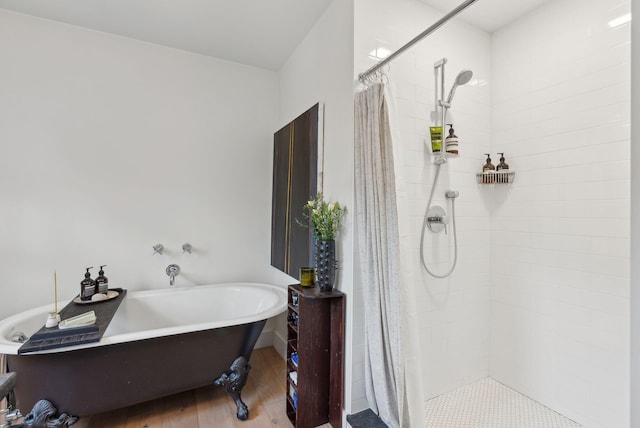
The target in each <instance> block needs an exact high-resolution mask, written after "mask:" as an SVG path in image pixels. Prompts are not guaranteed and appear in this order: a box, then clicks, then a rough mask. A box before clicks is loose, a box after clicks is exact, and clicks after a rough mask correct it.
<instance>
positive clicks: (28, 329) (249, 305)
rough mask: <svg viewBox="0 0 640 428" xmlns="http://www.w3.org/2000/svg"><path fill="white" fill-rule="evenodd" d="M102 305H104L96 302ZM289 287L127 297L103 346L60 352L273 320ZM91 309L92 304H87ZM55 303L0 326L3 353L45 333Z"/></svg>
mask: <svg viewBox="0 0 640 428" xmlns="http://www.w3.org/2000/svg"><path fill="white" fill-rule="evenodd" d="M95 304H96V305H99V304H100V303H95ZM286 305H287V294H286V290H285V289H284V287H279V286H274V285H268V284H257V283H233V284H212V285H201V286H192V287H182V288H171V289H167V288H164V289H154V290H145V291H133V292H129V293H127V295H126V296H125V298H124V299H123V301H122V302H121V304H120V307H119V308H118V310H117V311H116V313H115V315H114V317H113V319H112V320H111V323H110V324H109V326H108V327H107V329H106V331H105V334H104V336H103V337H102V339H101V341H100V342H99V343H93V344H86V345H80V346H71V347H66V348H60V349H58V350H52V351H43V352H60V351H61V350H73V349H78V348H83V347H94V346H101V345H107V344H111V343H121V342H127V341H133V340H142V339H148V338H152V337H158V336H165V335H172V334H180V333H188V332H191V331H198V330H206V329H213V328H221V327H226V326H230V325H237V324H246V323H251V322H254V321H259V320H266V319H269V318H272V317H274V316H276V315H278V314H280V313H282V312H284V311H285V310H286ZM85 306H86V307H87V310H91V307H92V306H93V305H92V304H87V305H85ZM52 309H53V308H52V306H51V305H46V306H41V307H39V308H35V309H31V310H28V311H25V312H23V313H20V314H16V315H14V316H11V317H9V318H6V319H5V320H2V321H1V322H0V353H8V354H15V353H17V349H18V348H19V347H20V344H19V343H16V342H13V341H12V337H13V336H14V335H15V334H16V333H18V332H22V333H24V334H25V335H26V336H27V337H29V336H31V335H32V334H33V333H35V332H36V331H37V330H38V329H40V328H41V327H42V326H43V324H44V321H45V320H46V317H47V314H48V313H49V312H51V310H52Z"/></svg>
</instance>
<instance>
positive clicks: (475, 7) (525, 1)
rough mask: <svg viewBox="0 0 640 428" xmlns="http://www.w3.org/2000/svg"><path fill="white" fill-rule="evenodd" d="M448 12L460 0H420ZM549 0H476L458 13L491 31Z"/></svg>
mask: <svg viewBox="0 0 640 428" xmlns="http://www.w3.org/2000/svg"><path fill="white" fill-rule="evenodd" d="M421 1H422V2H423V3H426V4H428V5H429V6H432V7H434V8H436V9H438V10H440V11H442V12H445V13H448V12H450V11H451V10H453V9H454V8H455V7H456V6H458V5H459V4H461V3H462V0H455V1H454V0H421ZM548 1H550V0H478V1H476V2H475V3H473V4H472V5H471V6H469V7H468V8H467V9H465V10H464V11H463V12H461V13H460V15H458V17H459V18H460V19H462V20H463V21H466V22H468V23H469V24H472V25H475V26H476V27H479V28H482V29H483V30H485V31H488V32H490V33H493V32H494V31H496V30H498V29H499V28H501V27H504V26H505V25H507V24H509V23H510V22H512V21H514V20H516V19H518V18H519V17H520V16H523V15H526V14H527V13H529V12H531V11H532V10H533V9H535V8H537V7H539V6H540V5H542V4H543V3H547V2H548Z"/></svg>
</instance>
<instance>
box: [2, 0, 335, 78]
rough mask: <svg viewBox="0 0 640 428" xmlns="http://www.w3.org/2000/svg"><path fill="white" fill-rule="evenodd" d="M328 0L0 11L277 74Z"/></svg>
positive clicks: (68, 3) (130, 1)
mask: <svg viewBox="0 0 640 428" xmlns="http://www.w3.org/2000/svg"><path fill="white" fill-rule="evenodd" d="M329 3H331V0H0V8H5V9H9V10H12V11H16V12H21V13H25V14H29V15H35V16H39V17H42V18H47V19H52V20H55V21H60V22H65V23H68V24H73V25H78V26H81V27H87V28H92V29H95V30H99V31H104V32H107V33H112V34H118V35H122V36H125V37H130V38H134V39H138V40H144V41H148V42H152V43H157V44H160V45H165V46H170V47H174V48H178V49H184V50H187V51H192V52H197V53H201V54H204V55H209V56H213V57H217V58H223V59H227V60H230V61H235V62H239V63H242V64H248V65H254V66H258V67H262V68H267V69H270V70H278V69H280V67H281V66H282V64H284V62H285V61H286V60H287V58H288V57H289V56H290V55H291V53H292V52H293V50H294V49H295V48H296V46H298V44H299V43H300V41H302V39H303V38H304V36H305V35H306V34H307V33H308V32H309V30H310V29H311V27H312V26H313V24H314V23H315V22H316V21H317V20H318V18H319V17H320V16H321V15H322V13H323V12H324V11H325V9H326V8H327V6H328V5H329Z"/></svg>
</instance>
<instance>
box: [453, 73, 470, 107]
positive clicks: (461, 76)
mask: <svg viewBox="0 0 640 428" xmlns="http://www.w3.org/2000/svg"><path fill="white" fill-rule="evenodd" d="M472 77H473V71H471V70H462V71H461V72H460V73H458V76H457V77H456V81H455V82H454V83H453V86H452V87H451V91H450V92H449V96H448V97H447V104H451V100H452V99H453V95H454V94H455V93H456V88H457V87H458V86H460V85H466V84H467V83H469V80H471V78H472Z"/></svg>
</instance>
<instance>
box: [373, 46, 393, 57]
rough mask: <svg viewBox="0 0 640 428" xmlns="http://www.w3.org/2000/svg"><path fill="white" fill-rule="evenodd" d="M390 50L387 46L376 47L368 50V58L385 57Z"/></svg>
mask: <svg viewBox="0 0 640 428" xmlns="http://www.w3.org/2000/svg"><path fill="white" fill-rule="evenodd" d="M390 53H391V51H390V50H389V49H387V48H383V47H378V48H375V49H374V50H372V51H371V52H369V58H371V59H385V58H386V57H388V56H389V54H390Z"/></svg>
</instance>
